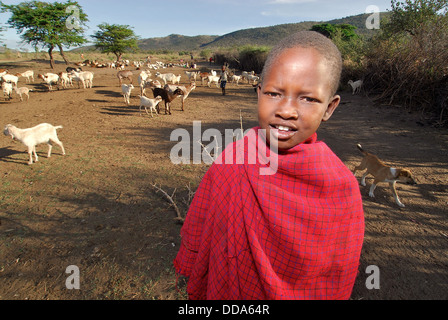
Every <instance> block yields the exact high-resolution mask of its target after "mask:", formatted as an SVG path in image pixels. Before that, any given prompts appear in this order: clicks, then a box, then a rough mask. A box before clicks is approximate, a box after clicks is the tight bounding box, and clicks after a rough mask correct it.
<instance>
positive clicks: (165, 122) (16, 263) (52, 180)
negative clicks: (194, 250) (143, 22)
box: [0, 61, 448, 300]
mask: <svg viewBox="0 0 448 320" xmlns="http://www.w3.org/2000/svg"><path fill="white" fill-rule="evenodd" d="M4 67H7V68H9V69H10V70H12V71H13V72H16V71H17V72H19V71H25V70H27V69H33V70H34V71H35V73H36V74H37V73H42V72H51V70H50V69H49V67H48V63H47V62H41V61H25V62H20V63H7V62H0V68H4ZM65 67H66V66H65V65H64V64H62V63H58V64H57V69H56V71H63V70H64V69H65ZM85 69H86V70H89V68H85ZM92 71H94V72H95V79H94V87H93V88H92V89H86V90H84V89H82V88H81V89H78V88H77V87H76V86H75V87H74V88H69V89H61V90H56V91H53V92H48V90H47V87H46V85H44V84H43V83H42V82H41V80H38V79H36V80H35V82H34V83H31V84H27V85H26V86H28V87H29V88H33V89H34V91H33V92H31V97H30V100H29V101H24V102H20V100H19V98H18V96H17V95H15V94H14V96H13V99H12V100H11V101H5V100H4V99H2V97H0V114H1V116H0V117H1V123H0V125H1V126H5V125H6V124H8V123H11V124H14V125H16V126H17V127H19V128H27V127H32V126H34V125H37V124H39V123H43V122H48V123H51V124H53V125H62V126H63V127H64V128H63V129H61V130H59V132H58V135H59V138H60V139H61V141H62V142H63V143H64V145H65V148H66V152H67V155H66V156H65V157H64V156H62V155H61V151H60V149H58V147H57V146H55V147H54V149H53V156H52V157H51V158H50V159H48V158H47V157H46V152H47V147H46V146H45V145H42V146H40V147H38V148H37V149H38V154H39V156H40V161H39V162H38V163H36V164H34V165H32V166H28V165H27V157H28V155H27V154H26V152H25V147H24V146H23V145H22V144H20V143H19V142H14V141H12V140H11V139H10V138H9V137H5V136H3V135H2V138H0V279H1V280H0V299H2V300H24V299H33V300H43V299H50V300H62V299H68V300H75V299H76V300H80V299H87V300H96V299H120V300H130V299H163V300H182V299H186V298H187V296H186V294H185V288H184V286H182V284H180V285H179V286H176V275H175V273H174V270H173V267H172V260H173V259H174V257H175V255H176V253H177V251H178V249H179V244H180V237H179V231H180V228H181V225H180V224H179V223H178V222H177V221H175V218H176V211H175V210H174V208H173V207H172V206H171V205H170V203H169V202H168V201H167V200H166V198H165V197H164V195H163V194H162V193H161V192H157V190H156V189H155V188H154V187H153V186H152V184H156V185H157V186H159V187H160V188H162V189H163V190H164V191H166V192H167V193H168V194H169V195H172V196H173V198H174V200H175V202H176V204H177V206H178V207H179V210H180V211H181V213H182V214H183V215H184V214H185V212H186V210H187V208H188V203H189V201H190V192H189V191H190V190H191V191H194V190H195V189H196V188H197V186H198V184H199V182H200V180H201V178H202V176H203V175H204V173H205V172H206V170H207V168H208V166H207V165H206V164H199V165H198V164H180V165H175V164H173V163H172V162H171V161H170V157H169V154H170V150H171V149H172V147H173V146H174V145H176V144H177V141H170V135H171V132H172V131H173V130H174V129H177V128H184V129H186V130H187V131H189V132H190V133H192V126H193V121H201V125H202V132H203V131H205V130H206V129H208V128H217V129H219V130H220V131H221V132H224V129H237V128H239V127H240V115H241V116H242V119H243V126H244V128H250V127H253V126H256V125H257V116H256V95H255V93H254V91H253V89H252V86H251V85H249V84H242V85H240V86H236V85H235V84H229V85H228V95H227V96H224V97H223V96H221V95H220V89H218V88H216V87H213V86H212V87H211V88H208V87H207V86H201V85H200V83H199V84H198V87H197V88H196V90H195V91H193V92H192V93H191V95H190V96H189V97H188V99H187V100H186V108H185V111H184V112H182V111H180V100H175V101H174V102H173V108H172V109H173V114H172V115H171V116H168V115H165V114H163V113H162V114H161V115H160V116H155V117H154V118H151V117H149V116H147V115H146V114H144V115H140V114H139V110H138V106H139V98H138V97H137V95H138V94H139V90H138V89H135V90H134V91H133V92H132V98H131V105H130V106H126V105H125V104H124V100H123V97H122V96H121V93H120V88H119V86H118V80H117V78H116V71H115V70H112V69H94V70H92ZM184 71H185V69H181V68H173V69H165V70H163V71H162V72H163V73H165V72H175V73H176V74H179V73H181V74H182V75H183V76H182V81H181V82H182V83H183V84H186V83H187V77H186V75H185V74H184ZM134 73H135V75H136V76H135V80H134V84H135V83H137V75H138V72H137V71H136V72H134ZM153 74H154V72H153ZM24 85H25V80H24V79H23V78H22V79H21V80H20V81H19V87H20V86H24ZM341 95H342V98H343V100H342V101H343V103H342V104H341V105H340V107H339V108H338V109H337V111H336V112H335V114H334V115H333V117H332V118H331V120H330V121H329V122H327V123H325V124H323V126H322V127H321V129H320V130H319V139H321V140H324V141H325V142H326V143H327V144H328V145H329V146H330V147H331V148H332V149H333V150H334V151H335V153H336V154H337V155H338V156H339V157H340V158H341V159H342V160H343V161H344V163H346V165H347V166H348V167H349V168H352V167H353V166H354V165H356V164H357V163H358V162H359V161H360V159H361V154H360V153H359V152H358V150H357V149H356V144H357V143H361V144H362V145H363V146H364V148H365V149H367V150H368V151H370V152H373V153H375V154H377V155H378V156H379V157H380V158H381V159H383V160H384V161H385V162H387V163H389V164H393V165H394V166H397V167H401V166H402V167H406V168H409V169H410V170H411V171H412V172H413V173H414V175H415V177H416V178H417V180H418V185H413V186H410V185H398V193H399V195H400V198H401V200H402V202H403V203H404V204H405V205H406V207H405V208H399V207H398V206H397V205H396V204H395V202H394V199H393V197H392V194H391V192H390V190H389V189H388V185H387V184H382V185H380V186H378V188H377V190H376V192H375V194H376V198H375V199H372V198H370V197H369V196H368V189H369V186H370V183H371V181H372V180H369V179H368V180H367V186H366V187H361V192H362V195H363V199H364V206H365V220H366V234H365V243H364V247H363V251H362V257H361V265H360V270H359V276H358V278H357V281H356V284H355V287H354V290H353V295H352V299H353V300H359V299H364V300H380V299H381V300H390V299H398V300H402V299H403V300H408V299H418V300H423V299H437V300H439V299H448V250H447V249H448V210H447V209H446V208H447V207H448V193H447V191H448V163H447V162H448V161H447V159H448V132H447V130H446V129H440V128H434V127H432V126H431V125H430V124H429V123H427V122H426V121H425V120H424V119H422V118H421V116H420V115H418V114H412V113H408V112H406V111H403V110H402V109H400V108H396V107H386V106H380V105H375V104H374V103H373V102H372V101H371V100H370V99H369V98H368V97H366V96H365V95H357V96H352V94H351V93H350V92H349V91H348V90H347V91H343V92H341ZM150 96H151V94H150ZM192 143H194V142H192ZM357 176H358V177H359V176H360V173H358V175H357ZM72 265H74V266H77V267H78V268H79V272H80V281H79V283H80V289H79V290H77V289H74V290H68V289H67V287H66V280H67V278H69V276H70V275H71V274H69V273H66V268H67V267H68V266H72ZM371 265H373V266H377V267H378V270H379V271H380V278H379V280H380V282H379V283H380V288H379V289H371V290H369V289H367V287H366V281H369V276H370V273H367V272H366V270H367V267H368V266H371Z"/></svg>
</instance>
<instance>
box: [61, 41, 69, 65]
mask: <svg viewBox="0 0 448 320" xmlns="http://www.w3.org/2000/svg"><path fill="white" fill-rule="evenodd" d="M58 47H59V52H60V53H61V56H62V59H64V61H65V64H66V65H68V64H69V63H70V62H69V61H68V60H67V57H66V56H65V53H64V49H62V46H61V45H58Z"/></svg>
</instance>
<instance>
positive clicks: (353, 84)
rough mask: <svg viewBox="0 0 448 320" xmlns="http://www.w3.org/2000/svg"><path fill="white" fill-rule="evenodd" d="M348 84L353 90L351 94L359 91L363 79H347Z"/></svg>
mask: <svg viewBox="0 0 448 320" xmlns="http://www.w3.org/2000/svg"><path fill="white" fill-rule="evenodd" d="M348 84H349V85H350V86H351V87H352V90H353V92H352V95H353V94H355V93H359V92H361V87H362V84H363V81H362V80H358V81H355V82H353V80H349V81H348Z"/></svg>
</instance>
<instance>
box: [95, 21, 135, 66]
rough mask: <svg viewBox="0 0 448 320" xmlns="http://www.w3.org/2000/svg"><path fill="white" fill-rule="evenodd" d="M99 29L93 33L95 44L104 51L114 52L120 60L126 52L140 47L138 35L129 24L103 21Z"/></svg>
mask: <svg viewBox="0 0 448 320" xmlns="http://www.w3.org/2000/svg"><path fill="white" fill-rule="evenodd" d="M98 28H99V29H100V30H98V31H97V32H95V34H93V35H92V38H94V39H95V46H96V47H97V48H98V49H100V50H101V52H103V53H113V54H115V55H116V56H117V61H120V60H121V58H122V57H123V54H124V53H125V52H129V51H135V50H137V49H138V45H137V40H138V37H137V36H136V35H135V33H134V31H133V30H132V29H131V27H130V26H128V25H118V24H108V23H102V24H100V25H98Z"/></svg>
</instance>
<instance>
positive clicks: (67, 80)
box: [58, 72, 73, 88]
mask: <svg viewBox="0 0 448 320" xmlns="http://www.w3.org/2000/svg"><path fill="white" fill-rule="evenodd" d="M58 76H59V80H60V81H61V85H62V87H63V88H67V86H68V85H69V84H70V85H71V86H72V87H73V83H72V78H71V74H70V75H69V74H68V73H67V72H60V73H58Z"/></svg>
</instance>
